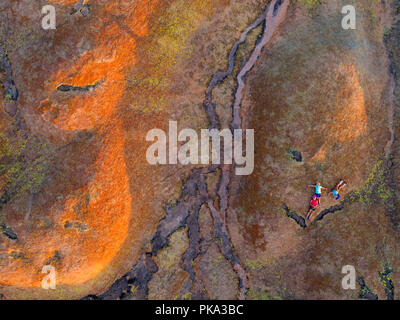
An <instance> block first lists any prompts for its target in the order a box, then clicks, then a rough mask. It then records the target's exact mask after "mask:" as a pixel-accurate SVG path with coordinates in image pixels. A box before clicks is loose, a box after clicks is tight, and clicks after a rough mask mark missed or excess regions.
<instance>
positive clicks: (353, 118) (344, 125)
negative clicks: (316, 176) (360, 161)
mask: <svg viewBox="0 0 400 320" xmlns="http://www.w3.org/2000/svg"><path fill="white" fill-rule="evenodd" d="M338 81H339V89H338V92H337V98H336V101H337V109H336V111H335V114H334V116H333V118H332V121H329V128H328V130H327V131H328V136H329V137H330V139H329V142H326V143H324V144H323V145H322V147H321V148H320V149H319V150H318V152H317V153H316V154H315V155H314V156H313V158H312V160H317V161H324V160H325V157H326V152H327V151H328V150H329V148H331V147H332V144H333V143H335V142H341V143H342V142H351V141H354V140H355V139H357V138H358V137H359V136H361V135H362V134H363V133H365V132H366V129H367V122H368V116H367V112H366V110H365V99H364V92H363V88H362V87H361V85H360V81H359V78H358V75H357V70H356V68H355V66H354V65H343V64H341V65H340V66H339V70H338Z"/></svg>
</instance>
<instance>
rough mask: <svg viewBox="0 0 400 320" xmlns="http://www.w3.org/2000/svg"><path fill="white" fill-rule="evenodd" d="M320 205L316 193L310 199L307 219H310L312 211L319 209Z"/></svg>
mask: <svg viewBox="0 0 400 320" xmlns="http://www.w3.org/2000/svg"><path fill="white" fill-rule="evenodd" d="M318 206H319V201H318V197H317V196H316V195H315V194H314V195H313V197H312V199H311V201H310V209H309V210H308V212H307V216H306V220H308V221H310V217H311V215H312V213H313V212H315V211H316V210H317V209H318Z"/></svg>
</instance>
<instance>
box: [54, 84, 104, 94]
mask: <svg viewBox="0 0 400 320" xmlns="http://www.w3.org/2000/svg"><path fill="white" fill-rule="evenodd" d="M102 83H103V81H98V82H96V83H95V84H89V85H87V86H82V87H80V86H71V85H69V84H62V85H60V86H58V87H57V91H61V92H83V93H85V92H92V91H94V90H96V89H97V88H98V87H99V86H100V85H101V84H102Z"/></svg>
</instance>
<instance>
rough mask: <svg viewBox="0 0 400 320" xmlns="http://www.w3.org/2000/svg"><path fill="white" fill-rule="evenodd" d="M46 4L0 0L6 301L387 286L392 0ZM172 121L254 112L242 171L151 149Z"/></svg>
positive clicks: (395, 100)
mask: <svg viewBox="0 0 400 320" xmlns="http://www.w3.org/2000/svg"><path fill="white" fill-rule="evenodd" d="M49 2H51V3H52V4H53V5H54V6H55V7H56V10H57V28H56V30H43V29H42V28H41V25H40V20H41V14H40V9H41V7H42V6H43V5H44V4H43V3H42V1H39V0H37V1H33V0H26V1H18V2H15V1H7V0H6V1H3V2H2V3H1V4H0V16H1V19H0V21H1V23H0V44H1V46H0V71H1V78H0V81H1V82H2V85H3V89H4V90H3V98H2V99H1V102H0V104H1V109H2V110H3V111H2V113H1V118H0V131H1V134H0V174H1V176H0V188H1V189H0V191H1V194H0V210H1V211H0V223H1V226H0V228H1V229H0V230H1V231H2V234H1V235H0V294H1V296H2V297H3V298H4V299H15V298H27V299H36V298H42V299H43V298H45V299H63V298H64V299H80V298H85V299H146V298H147V299H237V298H239V299H376V298H379V299H393V298H395V299H397V298H398V296H399V284H400V279H399V277H400V276H399V271H400V269H399V268H400V265H399V261H398V259H397V257H398V256H399V254H400V252H399V245H398V243H399V217H398V199H399V191H398V189H399V188H398V186H397V181H398V176H399V175H400V171H399V168H400V166H399V161H398V158H399V156H400V154H399V144H398V141H397V135H398V130H399V129H398V127H399V126H398V125H396V124H397V123H398V120H399V119H398V109H399V101H400V100H399V84H400V82H399V74H400V54H399V48H400V47H399V45H400V42H399V41H400V40H399V37H400V32H399V31H400V30H399V28H400V24H399V23H400V22H399V21H400V20H399V14H400V2H399V1H397V0H386V1H380V2H377V1H372V0H352V1H350V2H351V4H353V5H354V6H355V7H356V9H357V29H356V30H344V29H342V27H341V19H342V17H343V15H342V14H341V8H342V7H343V6H344V5H346V4H349V1H343V0H334V1H326V0H321V1H309V0H298V1H291V0H271V1H266V0H265V1H264V0H246V1H241V0H230V1H229V0H218V1H211V0H201V1H184V0H168V1H158V0H146V1H134V0H132V1H118V0H115V1H114V0H112V1H105V0H104V1H102V0H101V1H73V0H70V1H67V0H52V1H49ZM170 120H176V121H178V127H179V128H193V129H195V130H197V131H199V130H200V129H202V128H210V129H211V128H232V129H234V128H243V129H245V128H253V129H255V168H254V172H253V173H252V175H250V176H242V177H240V176H236V175H235V174H234V172H235V171H234V170H235V166H234V165H210V166H204V165H202V166H200V165H198V166H182V165H165V166H150V165H149V164H148V162H147V161H146V157H145V154H146V149H147V147H148V146H149V143H148V142H146V140H145V137H146V133H147V132H148V131H149V130H150V129H153V128H160V129H164V130H165V131H167V127H168V121H170ZM341 178H344V179H345V180H346V181H347V182H348V185H347V186H346V188H345V189H344V192H343V194H342V199H341V201H339V202H338V201H335V200H333V199H330V197H329V196H328V194H324V195H323V198H322V205H321V209H320V210H319V211H318V212H316V213H315V214H314V215H313V216H312V219H311V220H312V221H305V220H304V217H305V214H306V212H307V209H308V202H309V199H310V196H311V195H312V188H310V187H308V185H310V184H314V183H315V182H316V181H320V182H321V184H322V185H323V186H327V187H328V188H332V187H333V186H334V185H335V184H336V183H337V182H338V181H339V180H340V179H341ZM49 264H50V265H53V266H54V267H55V268H56V271H57V288H56V290H43V289H42V288H41V279H42V278H43V274H42V273H41V270H42V267H43V266H44V265H49ZM344 265H353V266H354V267H355V269H356V272H357V287H356V289H355V290H343V288H342V286H341V281H342V278H343V276H344V275H343V274H342V273H341V270H342V267H343V266H344Z"/></svg>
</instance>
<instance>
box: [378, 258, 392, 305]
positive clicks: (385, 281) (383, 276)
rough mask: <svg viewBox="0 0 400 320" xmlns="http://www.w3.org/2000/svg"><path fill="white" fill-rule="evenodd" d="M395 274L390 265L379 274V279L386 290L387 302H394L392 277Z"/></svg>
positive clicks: (386, 265)
mask: <svg viewBox="0 0 400 320" xmlns="http://www.w3.org/2000/svg"><path fill="white" fill-rule="evenodd" d="M392 273H393V269H392V268H390V267H389V265H388V264H385V268H384V270H383V271H382V272H378V275H379V279H380V280H381V283H382V285H383V287H384V289H385V294H386V298H387V300H394V285H393V281H392V279H391V278H390V275H391V274H392Z"/></svg>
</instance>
